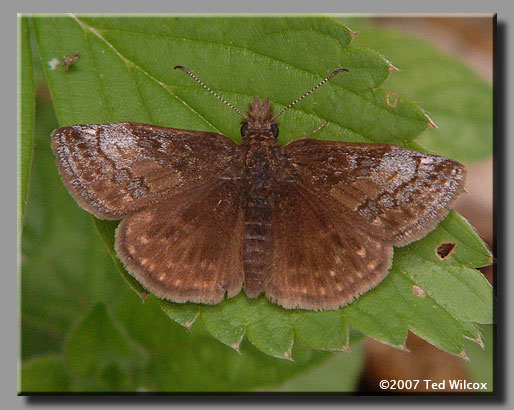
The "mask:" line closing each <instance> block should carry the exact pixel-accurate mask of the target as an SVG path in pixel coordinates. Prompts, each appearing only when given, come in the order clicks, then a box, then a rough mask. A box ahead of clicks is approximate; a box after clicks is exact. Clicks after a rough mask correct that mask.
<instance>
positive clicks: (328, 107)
mask: <svg viewBox="0 0 514 410" xmlns="http://www.w3.org/2000/svg"><path fill="white" fill-rule="evenodd" d="M34 27H35V31H36V37H37V41H38V45H39V50H40V52H41V56H42V59H43V61H46V62H48V61H51V60H52V59H53V58H59V56H62V55H65V54H69V53H71V52H73V51H80V53H81V60H80V61H79V62H77V63H76V64H75V65H74V66H73V67H72V68H71V69H70V70H69V71H68V72H64V71H62V70H59V69H57V70H50V69H49V68H48V66H47V67H46V69H47V77H48V81H49V83H50V88H51V90H52V95H53V97H54V104H55V108H56V113H57V116H58V119H59V122H60V124H61V125H70V124H75V123H100V122H116V121H123V120H132V121H141V122H149V123H153V124H158V125H164V126H173V127H177V128H186V129H198V130H208V131H218V132H221V133H224V134H225V135H227V136H229V137H231V138H233V139H234V140H235V141H238V140H239V139H240V136H239V126H238V121H239V118H238V117H237V116H236V115H234V113H232V112H231V111H230V110H229V109H227V107H225V106H224V105H222V104H220V103H219V102H218V101H217V100H216V99H215V98H213V97H212V96H211V95H210V94H209V93H207V92H205V90H203V89H201V88H200V87H199V86H198V85H197V84H195V83H194V82H193V81H192V80H191V79H190V78H189V77H187V76H186V75H184V73H181V72H174V71H173V70H172V69H171V68H172V67H173V66H174V65H177V64H183V65H186V66H188V67H189V68H191V69H193V70H194V71H195V73H196V74H197V75H198V76H199V77H200V78H202V80H203V81H205V83H207V84H208V85H209V86H210V87H211V88H213V89H214V90H216V91H217V92H219V93H220V94H222V95H223V96H224V97H225V98H227V99H228V100H230V101H231V102H232V103H234V105H236V106H237V107H240V108H243V107H244V106H246V104H248V102H249V101H250V99H251V97H252V96H253V95H259V96H267V95H268V96H270V97H271V101H272V103H273V104H274V105H275V107H276V109H279V108H281V107H283V106H285V105H287V104H288V103H290V102H291V101H293V100H295V99H296V98H297V97H298V96H300V95H302V94H303V93H304V92H305V91H306V90H307V89H309V88H310V87H311V86H313V85H315V84H316V83H318V82H319V81H320V79H321V78H323V77H324V76H326V75H327V74H328V73H330V72H331V71H332V70H333V69H335V68H338V67H341V66H347V67H349V68H350V69H351V71H350V73H345V74H341V75H339V76H337V77H335V78H334V79H333V80H332V81H331V82H329V83H327V84H326V85H325V86H324V87H322V88H320V89H319V90H318V91H316V93H315V94H314V95H313V96H311V97H309V98H307V99H305V100H304V101H302V103H301V104H298V105H297V106H295V107H294V108H292V109H291V110H289V111H288V112H287V114H286V115H285V116H284V117H283V118H282V123H281V142H282V143H286V142H288V141H291V140H294V139H297V138H300V137H301V136H303V135H305V134H307V133H308V132H310V131H311V130H313V129H315V128H317V127H318V126H319V125H320V124H321V123H322V122H324V121H327V122H328V125H327V126H326V127H325V128H324V129H323V130H322V131H320V132H319V133H318V134H316V137H317V138H319V139H331V140H339V141H361V142H388V143H394V144H397V145H401V146H405V147H411V148H414V147H417V146H418V145H417V142H415V141H413V140H414V139H415V138H416V137H417V136H418V135H419V134H420V133H421V132H422V131H424V130H425V129H426V128H427V126H428V123H429V121H430V119H429V118H428V117H427V116H426V114H425V113H424V110H423V109H421V108H420V107H419V106H418V105H416V104H415V103H413V102H411V101H409V100H408V99H406V98H405V97H401V96H397V95H395V94H394V93H393V94H392V93H391V92H388V91H385V90H382V89H380V88H378V87H380V85H381V84H382V82H383V81H384V80H385V79H386V78H387V77H388V76H389V74H390V69H391V64H390V63H389V61H387V60H386V59H385V58H383V57H381V56H380V55H379V54H377V53H376V52H374V51H372V50H368V49H364V48H358V47H354V46H353V45H351V44H350V40H351V32H350V30H349V29H348V28H347V27H346V26H344V25H342V24H340V23H339V22H338V21H336V20H334V19H331V18H318V17H316V18H251V19H241V18H221V17H216V18H209V19H200V18H178V19H175V18H151V19H145V18H138V19H131V18H109V19H104V18H97V17H83V16H72V17H71V18H48V17H47V18H37V19H35V20H34ZM306 49H308V50H309V53H308V57H305V55H306V53H305V52H304V50H306ZM327 50H330V51H331V52H329V53H327ZM236 67H237V75H234V70H235V69H236ZM282 136H283V137H282ZM96 224H97V227H98V229H99V231H100V232H101V233H102V237H103V239H104V240H105V242H106V244H107V246H108V247H109V248H110V250H111V253H112V243H113V237H112V236H110V234H106V233H108V232H111V233H112V231H113V225H112V223H110V222H109V223H106V222H105V221H96ZM438 238H439V239H440V238H445V240H446V239H448V238H451V240H452V241H453V240H455V243H456V245H457V247H456V251H455V252H454V253H453V254H452V255H451V256H449V257H448V258H447V259H445V260H444V261H438V260H436V261H431V260H430V258H432V257H436V256H435V247H434V241H435V240H438ZM396 255H397V256H395V259H394V263H393V268H392V269H391V272H390V274H389V277H388V278H387V279H386V280H384V282H383V283H382V284H381V285H379V286H378V287H377V288H376V289H374V290H373V291H371V292H368V293H367V294H365V295H363V296H362V297H360V298H359V299H358V300H357V301H356V302H355V303H353V304H352V305H350V306H348V307H346V308H344V309H340V310H338V311H335V312H307V311H300V310H296V311H294V310H285V309H282V308H280V307H279V306H276V305H274V304H272V303H270V302H268V301H267V300H266V299H264V298H262V297H261V298H259V299H256V300H249V299H247V298H246V297H245V296H244V295H239V296H237V297H235V298H233V299H231V300H227V301H225V302H223V303H221V304H219V305H216V306H201V305H194V304H185V305H180V304H173V303H171V302H160V303H159V304H158V305H159V306H160V307H161V308H162V309H163V310H164V311H165V313H166V314H167V315H168V316H169V317H171V318H172V319H174V320H176V321H177V322H178V323H180V324H181V325H183V326H186V327H188V328H189V327H191V326H192V325H193V323H194V322H195V321H197V319H198V318H200V319H201V321H200V323H202V324H203V325H204V326H205V329H206V330H207V331H208V332H209V333H210V334H211V335H213V336H214V337H215V338H216V339H218V340H219V341H221V342H222V343H224V344H226V345H228V346H230V347H232V348H233V349H236V350H238V349H240V346H242V341H243V339H244V338H245V337H246V338H248V340H249V341H250V342H251V343H252V344H253V345H254V346H255V347H256V348H257V349H259V350H260V351H262V352H265V353H266V354H268V355H270V356H272V357H277V358H284V359H291V358H293V359H294V360H296V361H297V362H298V361H299V358H298V357H297V356H296V354H295V347H296V344H295V343H294V342H295V339H298V340H301V341H302V342H303V343H305V344H306V345H307V346H311V347H313V348H315V349H323V350H338V349H339V350H340V349H346V348H347V347H348V343H349V334H350V331H349V326H350V325H351V326H353V327H355V328H357V329H359V330H361V331H362V332H364V333H365V334H367V335H369V336H371V337H374V338H376V339H378V340H381V341H383V342H384V343H389V344H391V345H394V346H397V347H399V348H402V349H404V348H405V337H406V334H407V330H408V329H411V330H413V331H414V332H415V333H417V334H418V335H420V336H421V337H424V338H425V339H426V340H428V341H430V342H431V343H433V344H434V345H436V346H438V347H440V348H442V349H444V350H446V351H448V352H451V353H454V354H461V352H462V351H463V338H464V337H471V338H476V337H477V335H478V330H477V329H476V327H475V326H474V323H475V322H480V323H483V322H489V321H490V320H491V314H490V311H491V302H492V292H491V289H490V286H489V285H488V284H487V283H486V282H485V281H484V279H483V278H482V276H481V275H480V274H479V273H477V272H476V271H474V270H473V269H472V268H474V267H477V266H483V265H484V264H486V263H488V262H486V261H490V254H489V252H488V251H487V249H486V248H485V246H484V245H483V243H482V242H481V241H480V239H479V238H478V236H477V234H476V232H474V230H473V229H472V228H471V227H470V226H469V225H467V224H466V223H465V221H464V223H463V220H462V218H460V217H458V216H455V214H454V213H452V214H450V216H449V217H448V218H447V219H446V221H445V222H444V223H442V224H440V226H439V227H438V228H437V229H436V230H435V231H434V233H432V234H431V236H430V235H429V236H428V237H427V239H423V240H422V241H420V242H419V243H417V244H412V245H410V246H409V247H406V248H404V249H398V250H397V251H396ZM427 258H428V260H427ZM418 264H420V266H418ZM117 266H118V269H121V272H122V275H123V277H124V278H125V279H127V278H130V276H128V273H126V272H124V271H123V269H122V266H121V265H120V264H119V263H117ZM470 271H471V272H472V273H470ZM433 272H435V273H434V275H433ZM432 275H433V277H431V276H432ZM446 279H448V280H449V281H450V282H449V285H447V286H446V287H445V280H446ZM452 290H453V294H454V296H453V298H452ZM139 291H140V289H139ZM457 292H462V293H457ZM420 295H421V296H420ZM473 303H475V304H476V306H477V309H476V311H472V309H470V307H471V306H472V305H473ZM145 307H146V304H145ZM131 320H134V317H132V318H131ZM125 326H126V327H127V328H128V327H129V326H130V324H129V323H128V322H127V323H126V324H125ZM195 329H196V328H195ZM195 332H196V330H195ZM195 332H193V333H195ZM243 346H244V344H243ZM209 354H212V351H211V350H209ZM167 355H168V356H167V357H168V358H170V359H171V353H169V352H168V353H167ZM274 363H276V362H274ZM286 363H287V362H286ZM166 383H172V381H171V380H167V382H166ZM175 383H177V382H175ZM204 386H210V385H208V384H206V385H204ZM174 388H177V389H180V388H186V387H185V385H179V384H175V385H174ZM211 388H212V387H211Z"/></svg>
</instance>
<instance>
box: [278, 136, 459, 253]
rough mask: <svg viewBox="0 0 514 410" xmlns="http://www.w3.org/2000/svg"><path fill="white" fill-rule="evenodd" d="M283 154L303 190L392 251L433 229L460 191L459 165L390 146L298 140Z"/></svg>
mask: <svg viewBox="0 0 514 410" xmlns="http://www.w3.org/2000/svg"><path fill="white" fill-rule="evenodd" d="M284 151H285V153H286V156H287V158H288V159H289V162H290V164H291V166H292V167H293V169H294V173H295V175H296V178H297V179H298V181H299V182H300V183H301V184H302V185H303V186H305V187H306V188H307V189H308V190H309V191H311V192H313V193H315V194H317V195H322V196H324V197H329V198H330V199H331V200H333V201H336V202H337V204H338V207H339V208H338V209H339V212H342V213H344V214H345V215H346V216H347V217H348V218H351V220H352V221H353V223H354V224H356V225H357V226H358V227H359V228H360V229H361V230H363V231H365V232H367V233H368V234H369V235H371V236H373V237H374V238H376V239H379V240H382V241H384V242H386V243H389V244H391V245H395V246H402V245H406V244H408V243H410V242H412V241H414V240H417V239H420V238H422V237H423V236H424V235H426V234H427V233H428V232H430V231H431V230H432V229H433V228H435V226H436V225H437V223H438V222H439V221H441V219H443V217H444V216H445V215H446V214H447V213H448V210H449V208H450V206H451V204H452V203H453V202H454V200H455V199H456V198H457V196H458V195H459V194H460V193H461V191H462V190H463V188H464V180H465V175H466V170H465V167H464V165H462V164H460V163H458V162H456V161H452V160H450V159H447V158H443V157H440V156H436V155H427V154H421V153H419V152H415V151H410V150H407V149H403V148H400V147H397V146H394V145H387V144H359V143H342V142H332V141H317V140H298V141H294V142H292V143H290V144H288V145H286V146H285V147H284Z"/></svg>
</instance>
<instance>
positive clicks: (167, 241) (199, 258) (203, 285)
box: [116, 179, 243, 304]
mask: <svg viewBox="0 0 514 410" xmlns="http://www.w3.org/2000/svg"><path fill="white" fill-rule="evenodd" d="M242 230H243V216H242V211H241V191H240V189H239V187H238V186H237V184H235V183H234V181H233V180H223V179H220V180H217V181H213V182H210V183H206V184H203V185H202V186H199V187H195V188H193V189H191V190H188V191H186V192H185V193H183V194H181V195H177V196H174V197H173V198H172V199H171V200H170V201H169V202H168V201H166V202H164V203H162V204H159V205H158V206H156V207H153V208H148V209H145V210H143V211H141V212H138V213H136V214H134V215H132V216H129V217H128V218H125V219H124V220H123V221H122V222H121V224H120V225H119V227H118V229H117V231H116V252H117V254H118V255H119V256H120V258H121V260H122V261H123V262H124V264H125V266H126V267H127V270H128V271H129V272H130V273H131V274H132V275H134V276H135V277H136V279H137V280H138V281H139V282H141V283H142V284H143V286H144V287H145V288H147V289H148V290H150V291H151V292H152V293H154V294H155V295H157V296H158V297H160V298H164V299H168V300H172V301H174V302H188V301H190V302H199V303H210V304H212V303H218V302H220V301H221V300H223V298H224V296H225V293H226V294H227V295H228V296H229V297H231V296H234V295H236V294H237V293H239V292H240V290H241V287H242V283H243V267H242V252H241V249H242Z"/></svg>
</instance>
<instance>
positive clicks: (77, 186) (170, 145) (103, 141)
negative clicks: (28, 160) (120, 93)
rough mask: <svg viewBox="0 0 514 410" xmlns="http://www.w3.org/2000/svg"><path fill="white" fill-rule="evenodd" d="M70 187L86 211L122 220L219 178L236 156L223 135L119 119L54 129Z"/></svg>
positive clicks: (54, 143)
mask: <svg viewBox="0 0 514 410" xmlns="http://www.w3.org/2000/svg"><path fill="white" fill-rule="evenodd" d="M52 137H53V138H52V146H53V149H54V152H55V154H56V157H57V164H58V167H59V170H60V173H61V175H62V178H63V180H64V182H65V184H66V186H67V187H68V189H69V191H70V192H71V193H72V195H73V196H74V197H75V199H76V200H77V201H78V202H79V204H80V205H81V206H82V207H83V208H85V209H86V210H87V211H89V212H91V213H93V214H94V215H95V216H97V217H98V218H102V219H121V218H123V217H125V216H127V215H130V214H132V213H134V212H137V211H138V210H140V209H144V208H146V207H148V206H152V205H155V204H157V203H159V202H161V201H162V200H163V199H164V198H167V197H169V196H171V195H175V194H177V193H179V192H181V191H182V190H184V189H189V188H191V187H193V186H195V185H198V184H201V183H203V182H206V181H209V180H211V179H212V178H214V177H217V176H219V175H220V174H221V173H223V172H224V170H225V169H227V168H228V167H230V164H231V163H232V162H233V161H234V159H237V158H238V152H239V146H238V145H237V144H235V143H234V142H232V141H231V140H230V139H228V138H227V137H224V136H223V135H219V134H215V133H210V132H202V131H188V130H180V129H174V128H164V127H158V126H154V125H148V124H140V123H134V122H124V123H116V124H96V125H74V126H71V127H64V128H59V129H57V130H55V131H54V132H53V134H52Z"/></svg>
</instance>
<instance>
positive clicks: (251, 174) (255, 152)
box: [243, 146, 275, 297]
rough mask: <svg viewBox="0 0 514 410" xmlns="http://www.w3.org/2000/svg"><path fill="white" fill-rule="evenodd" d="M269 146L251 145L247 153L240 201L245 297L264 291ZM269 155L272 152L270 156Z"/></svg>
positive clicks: (268, 222) (269, 203)
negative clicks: (241, 205)
mask: <svg viewBox="0 0 514 410" xmlns="http://www.w3.org/2000/svg"><path fill="white" fill-rule="evenodd" d="M269 148H270V147H265V146H261V147H252V148H250V149H249V151H248V153H247V156H246V161H245V162H246V165H247V167H246V171H245V177H244V179H245V187H246V190H245V191H246V195H245V197H244V201H243V215H244V227H243V270H244V277H245V283H244V288H245V292H246V294H247V296H249V297H257V296H259V294H260V293H261V292H262V291H263V290H264V289H263V283H264V279H265V272H266V267H267V266H268V263H269V257H270V243H271V237H270V236H271V229H270V228H271V223H272V221H271V218H272V213H273V205H274V198H273V195H272V192H273V191H272V178H273V169H274V168H275V167H274V164H273V154H272V153H270V152H269ZM270 154H271V155H270Z"/></svg>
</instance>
